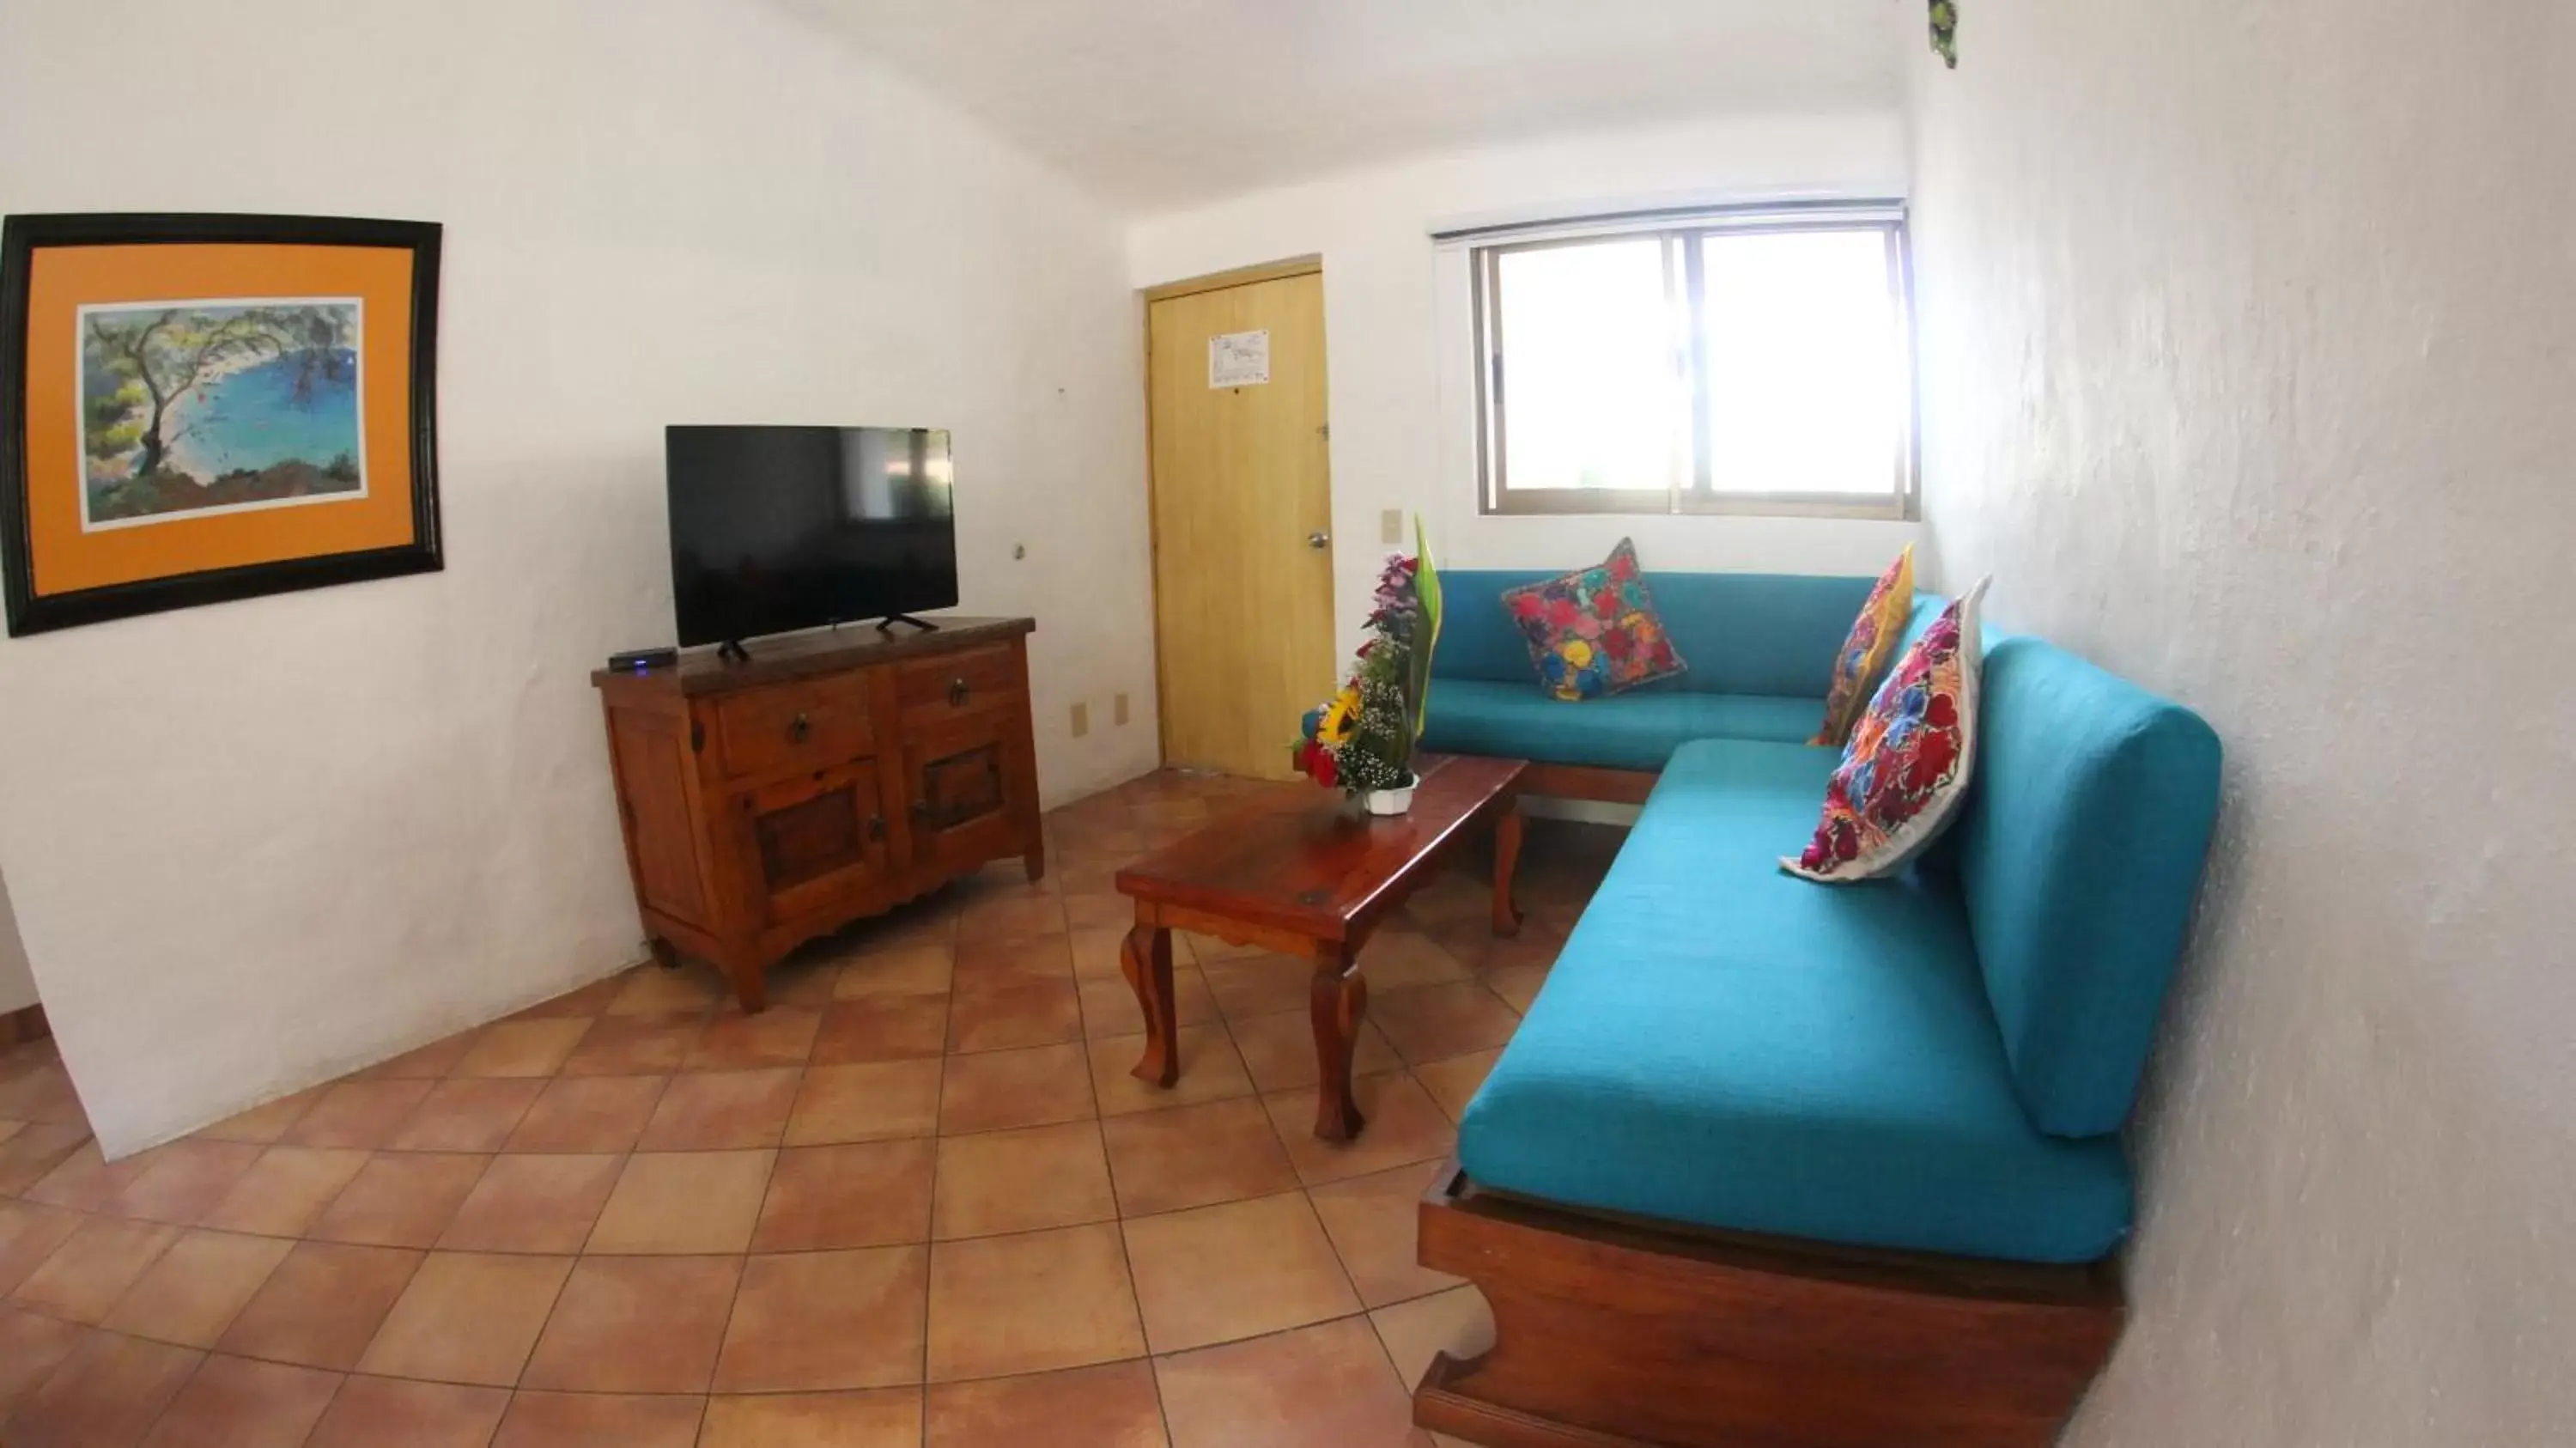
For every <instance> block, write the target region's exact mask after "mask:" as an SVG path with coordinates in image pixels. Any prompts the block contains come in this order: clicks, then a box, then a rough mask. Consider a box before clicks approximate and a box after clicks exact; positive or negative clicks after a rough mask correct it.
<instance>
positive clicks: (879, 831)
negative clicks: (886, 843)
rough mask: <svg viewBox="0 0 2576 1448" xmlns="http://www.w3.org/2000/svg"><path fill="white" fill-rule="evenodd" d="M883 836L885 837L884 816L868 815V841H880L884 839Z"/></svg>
mask: <svg viewBox="0 0 2576 1448" xmlns="http://www.w3.org/2000/svg"><path fill="white" fill-rule="evenodd" d="M885 835H886V826H885V816H884V815H870V816H868V838H869V839H872V840H882V839H884V838H885Z"/></svg>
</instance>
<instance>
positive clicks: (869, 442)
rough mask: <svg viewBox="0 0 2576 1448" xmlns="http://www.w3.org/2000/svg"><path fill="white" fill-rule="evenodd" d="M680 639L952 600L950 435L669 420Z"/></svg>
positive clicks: (703, 639) (739, 634) (753, 632)
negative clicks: (675, 423)
mask: <svg viewBox="0 0 2576 1448" xmlns="http://www.w3.org/2000/svg"><path fill="white" fill-rule="evenodd" d="M664 451H665V454H666V461H667V465H668V469H669V484H670V492H671V592H672V597H673V601H674V603H675V604H676V605H677V609H678V612H679V622H680V643H681V645H682V646H683V647H688V646H691V645H696V644H712V643H723V642H725V641H727V640H734V639H747V638H754V637H757V636H759V635H761V634H773V633H786V632H789V631H790V630H794V629H803V628H816V627H820V626H821V625H824V624H831V623H847V622H852V621H856V620H860V619H873V618H879V617H883V616H886V615H890V614H898V613H915V612H919V611H921V610H924V609H932V608H953V607H955V606H956V603H957V523H956V515H955V513H954V512H953V511H951V507H950V501H949V474H950V467H949V457H948V434H947V432H946V431H944V430H942V429H938V428H926V427H674V428H671V429H669V430H668V432H667V434H666V437H665V442H664Z"/></svg>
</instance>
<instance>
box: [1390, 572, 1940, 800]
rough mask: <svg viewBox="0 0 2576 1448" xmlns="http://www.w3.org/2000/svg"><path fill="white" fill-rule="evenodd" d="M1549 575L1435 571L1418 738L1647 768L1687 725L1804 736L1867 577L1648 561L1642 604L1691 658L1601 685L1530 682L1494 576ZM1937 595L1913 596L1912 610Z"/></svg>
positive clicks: (1814, 720)
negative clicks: (1583, 696)
mask: <svg viewBox="0 0 2576 1448" xmlns="http://www.w3.org/2000/svg"><path fill="white" fill-rule="evenodd" d="M1555 576H1556V575H1554V574H1550V573H1508V572H1492V571H1482V570H1474V571H1470V570H1461V571H1453V572H1443V573H1442V574H1441V575H1440V587H1441V592H1442V594H1443V596H1444V597H1445V598H1446V599H1447V612H1446V615H1445V616H1444V617H1443V619H1442V621H1441V625H1440V648H1439V651H1438V652H1437V653H1435V654H1434V655H1432V659H1431V706H1430V708H1429V710H1428V711H1427V712H1426V717H1425V718H1424V720H1423V732H1422V743H1423V746H1424V747H1425V748H1428V749H1437V750H1440V751H1442V752H1443V753H1448V754H1496V755H1505V756H1509V757H1512V758H1518V759H1528V760H1533V761H1535V762H1537V763H1541V764H1555V765H1574V766H1588V767H1597V768H1605V769H1626V770H1659V769H1661V768H1663V767H1664V761H1665V760H1667V759H1669V758H1671V757H1672V753H1673V751H1674V750H1675V749H1677V748H1679V747H1680V746H1682V745H1684V744H1687V743H1689V742H1690V741H1691V740H1694V739H1712V738H1716V739H1766V740H1770V741H1773V742H1775V743H1780V744H1803V743H1805V742H1806V741H1807V740H1808V739H1809V738H1811V737H1813V735H1814V734H1815V732H1816V725H1817V724H1818V722H1819V721H1821V720H1822V719H1823V718H1824V713H1825V690H1826V688H1827V687H1828V686H1829V684H1830V683H1831V680H1832V674H1833V664H1834V653H1835V651H1836V650H1838V649H1840V648H1841V647H1842V642H1843V635H1844V634H1845V633H1846V632H1848V631H1849V630H1850V629H1851V624H1852V618H1853V616H1854V615H1856V614H1858V613H1859V612H1860V605H1861V600H1863V599H1865V598H1867V597H1868V596H1869V590H1870V583H1871V580H1869V579H1866V578H1804V577H1794V576H1789V575H1784V574H1768V573H1667V574H1649V575H1647V580H1646V582H1647V586H1648V587H1649V588H1650V589H1651V590H1652V591H1653V593H1654V598H1655V610H1656V612H1657V613H1658V614H1659V615H1661V616H1662V618H1663V620H1664V626H1665V628H1666V629H1667V630H1669V631H1670V632H1671V634H1672V639H1673V647H1674V648H1675V649H1677V650H1678V651H1679V652H1680V653H1681V656H1682V659H1683V660H1684V662H1686V663H1688V664H1689V665H1690V668H1689V669H1688V670H1687V671H1686V672H1684V673H1683V674H1682V675H1681V676H1680V677H1679V678H1673V679H1665V680H1662V681H1660V682H1657V683H1652V684H1648V685H1646V686H1645V687H1643V688H1640V689H1634V690H1631V691H1629V692H1628V693H1625V694H1619V695H1615V696H1613V697H1611V698H1608V699H1595V700H1591V701H1589V702H1587V703H1583V704H1567V703H1563V702H1560V701H1559V700H1556V699H1551V698H1549V697H1548V696H1547V695H1546V694H1544V693H1542V692H1540V690H1539V688H1538V685H1537V684H1536V683H1535V682H1534V679H1535V675H1534V674H1533V672H1532V670H1531V667H1530V657H1529V646H1528V645H1527V644H1525V643H1523V642H1522V641H1521V635H1520V630H1519V629H1517V628H1515V627H1514V626H1513V624H1512V621H1511V618H1510V616H1509V615H1507V614H1506V613H1504V612H1503V607H1502V603H1501V597H1502V594H1503V592H1504V591H1505V590H1506V589H1511V588H1517V587H1519V586H1521V585H1522V584H1525V583H1536V582H1539V581H1541V580H1543V579H1547V578H1552V577H1555ZM1938 611H1939V600H1936V599H1934V598H1932V597H1931V596H1930V595H1928V594H1926V595H1921V596H1919V597H1918V598H1917V599H1916V606H1915V623H1916V626H1917V627H1922V626H1924V625H1927V624H1929V623H1930V621H1931V618H1932V615H1933V614H1935V613H1937V612H1938Z"/></svg>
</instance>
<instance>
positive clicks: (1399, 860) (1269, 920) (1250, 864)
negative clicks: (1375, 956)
mask: <svg viewBox="0 0 2576 1448" xmlns="http://www.w3.org/2000/svg"><path fill="white" fill-rule="evenodd" d="M1527 767H1528V765H1527V762H1526V761H1523V760H1518V759H1488V758H1483V757H1468V756H1446V755H1426V756H1423V757H1421V758H1420V759H1417V760H1416V761H1415V765H1414V768H1415V770H1416V772H1417V773H1419V774H1420V775H1421V776H1422V783H1421V784H1420V785H1418V786H1416V787H1415V789H1414V791H1413V809H1412V810H1411V812H1409V813H1406V814H1401V815H1390V816H1377V817H1372V816H1368V815H1362V814H1358V813H1356V812H1354V811H1353V809H1352V808H1351V806H1349V805H1348V804H1346V803H1345V802H1343V801H1342V799H1341V798H1340V797H1339V796H1325V795H1318V796H1317V798H1316V800H1315V802H1314V803H1313V804H1311V805H1308V806H1305V807H1303V808H1300V809H1293V810H1284V811H1246V812H1244V813H1240V814H1236V815H1233V816H1229V817H1228V818H1226V819H1224V820H1221V821H1219V822H1217V823H1215V824H1212V825H1210V826H1208V827H1207V828H1206V829H1203V830H1200V831H1199V832H1198V833H1196V834H1193V835H1191V836H1190V837H1189V838H1187V839H1184V840H1181V841H1180V842H1178V843H1177V844H1173V845H1170V846H1168V847H1166V848H1164V849H1160V850H1157V851H1155V852H1154V853H1153V854H1150V855H1147V856H1146V857H1145V858H1143V859H1141V860H1139V861H1137V862H1136V863H1134V864H1132V865H1130V866H1128V867H1127V868H1126V869H1124V870H1121V871H1119V872H1118V890H1119V893H1120V894H1123V895H1128V896H1131V897H1133V898H1134V899H1135V901H1136V925H1135V928H1134V929H1132V930H1130V931H1128V932H1127V940H1126V943H1125V944H1124V945H1123V946H1122V947H1121V948H1120V950H1119V965H1120V967H1121V968H1122V969H1123V970H1125V972H1126V974H1127V983H1128V984H1129V985H1131V986H1133V987H1135V989H1136V1003H1137V1004H1138V1005H1140V1006H1142V1007H1144V1011H1145V1054H1144V1056H1143V1058H1142V1059H1140V1060H1139V1061H1137V1063H1136V1069H1135V1075H1136V1078H1137V1079H1138V1080H1140V1081H1147V1082H1151V1083H1152V1084H1154V1085H1156V1086H1170V1085H1171V1084H1172V1083H1174V1082H1176V1081H1178V1080H1179V1079H1180V1077H1181V1061H1180V1054H1179V1048H1178V1047H1177V1045H1176V1044H1175V1042H1174V1035H1175V1025H1174V1021H1173V1014H1174V1012H1173V1004H1172V932H1173V931H1175V930H1192V931H1196V932H1198V933H1199V934H1201V935H1213V936H1215V937H1217V938H1218V939H1220V940H1225V941H1230V942H1232V943H1233V944H1236V945H1251V946H1258V947H1260V948H1262V949H1265V950H1275V951H1279V952H1281V953H1282V954H1286V955H1293V956H1296V957H1298V958H1300V959H1303V960H1310V961H1312V962H1314V970H1315V974H1314V987H1313V989H1312V990H1311V991H1310V992H1309V995H1308V1001H1309V1006H1310V1009H1311V1012H1312V1014H1313V1018H1314V1023H1315V1061H1316V1064H1317V1066H1318V1067H1319V1068H1320V1075H1319V1079H1320V1082H1321V1088H1322V1089H1321V1090H1320V1091H1319V1092H1318V1093H1317V1099H1316V1103H1315V1134H1316V1135H1317V1136H1320V1137H1322V1138H1323V1139H1324V1140H1326V1141H1348V1140H1350V1139H1351V1138H1352V1137H1353V1136H1355V1135H1357V1134H1358V1133H1359V1129H1360V1127H1361V1126H1362V1125H1364V1124H1365V1123H1364V1122H1363V1120H1362V1118H1361V1116H1360V1109H1359V1107H1358V1106H1357V1105H1356V1104H1354V1103H1353V1102H1352V1100H1351V1042H1352V1039H1353V1037H1354V1036H1355V1035H1356V1033H1357V1032H1358V1030H1359V1027H1360V1019H1361V1017H1362V1016H1363V1015H1364V1014H1365V1013H1366V1012H1367V1010H1368V983H1367V982H1366V981H1365V980H1363V979H1361V977H1360V971H1359V966H1358V963H1357V959H1356V957H1357V956H1358V955H1359V950H1360V947H1361V946H1362V945H1364V944H1366V943H1367V941H1368V938H1369V935H1370V933H1371V932H1372V931H1374V930H1376V929H1377V926H1378V922H1379V921H1381V920H1383V919H1385V918H1386V916H1387V913H1388V912H1389V911H1391V910H1393V909H1394V908H1395V907H1396V906H1397V905H1399V904H1401V903H1403V901H1404V898H1405V897H1406V896H1407V895H1410V894H1412V893H1413V892H1414V891H1415V890H1416V889H1418V888H1420V887H1421V886H1422V885H1424V884H1426V883H1428V882H1429V880H1430V879H1431V874H1432V870H1433V867H1434V866H1436V865H1437V864H1438V863H1439V862H1440V861H1441V860H1442V859H1443V858H1445V857H1446V856H1447V855H1448V854H1449V852H1450V851H1451V850H1453V849H1455V848H1457V846H1458V845H1459V843H1460V842H1462V841H1464V840H1466V839H1468V838H1470V837H1471V836H1473V835H1474V834H1475V833H1476V832H1477V831H1478V830H1480V829H1481V828H1483V827H1485V826H1488V825H1490V826H1492V827H1493V830H1494V933H1495V934H1497V935H1511V934H1514V933H1516V932H1517V931H1518V930H1519V929H1520V911H1519V909H1518V908H1517V907H1516V906H1515V905H1514V904H1513V902H1512V871H1513V869H1514V867H1515V866H1517V865H1518V863H1519V861H1520V852H1521V814H1520V778H1521V771H1522V770H1524V769H1526V768H1527Z"/></svg>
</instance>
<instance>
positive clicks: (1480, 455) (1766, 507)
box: [1467, 203, 1921, 521]
mask: <svg viewBox="0 0 2576 1448" xmlns="http://www.w3.org/2000/svg"><path fill="white" fill-rule="evenodd" d="M1524 230H1531V231H1539V232H1543V233H1544V234H1540V235H1519V236H1517V239H1515V236H1514V235H1513V234H1514V233H1521V232H1523V231H1524ZM1826 231H1833V232H1848V231H1876V232H1879V233H1881V235H1882V236H1883V237H1884V239H1885V246H1886V253H1887V288H1888V304H1889V306H1890V307H1891V308H1892V309H1893V311H1894V314H1895V317H1896V321H1897V328H1898V331H1899V332H1900V334H1901V336H1902V342H1903V345H1902V347H1901V349H1900V351H1901V356H1900V358H1899V364H1900V365H1901V366H1902V367H1903V369H1904V379H1903V386H1904V394H1905V403H1904V406H1902V407H1901V408H1899V409H1898V416H1897V434H1898V436H1897V443H1896V450H1895V451H1896V455H1895V456H1894V457H1893V458H1892V459H1891V460H1890V468H1891V470H1892V472H1893V474H1894V476H1893V479H1892V482H1893V487H1892V488H1891V489H1890V490H1889V491H1887V492H1868V493H1821V492H1804V491H1798V492H1765V493H1753V492H1734V491H1730V492H1720V491H1718V490H1717V489H1716V488H1715V487H1714V486H1712V481H1711V480H1712V472H1713V470H1712V467H1711V462H1710V448H1709V441H1710V437H1709V416H1708V412H1709V408H1708V389H1707V388H1706V387H1705V386H1704V385H1702V383H1701V381H1700V379H1701V378H1703V377H1704V376H1706V375H1707V369H1708V341H1707V333H1706V330H1705V329H1704V326H1703V325H1702V319H1703V317H1704V316H1705V309H1706V302H1707V295H1706V286H1705V280H1706V279H1705V274H1704V271H1705V262H1704V256H1703V253H1702V251H1701V247H1700V241H1701V239H1702V238H1704V237H1708V236H1742V235H1748V234H1757V233H1776V232H1826ZM1636 238H1653V239H1655V240H1657V241H1658V242H1660V243H1661V250H1662V254H1663V259H1664V272H1665V295H1666V297H1667V299H1668V301H1670V302H1672V303H1673V304H1674V305H1675V307H1676V311H1677V315H1676V316H1675V318H1674V320H1675V323H1676V324H1677V325H1678V326H1679V327H1680V328H1681V329H1682V335H1681V336H1680V337H1678V338H1677V339H1676V340H1675V343H1674V346H1673V349H1672V351H1673V366H1674V368H1675V369H1676V371H1677V373H1678V375H1677V376H1676V377H1675V378H1674V381H1675V383H1676V385H1677V386H1679V387H1680V388H1681V389H1682V391H1683V395H1684V396H1685V397H1687V399H1688V406H1687V407H1686V408H1684V409H1681V410H1680V412H1679V413H1677V415H1676V419H1675V424H1676V430H1677V431H1678V430H1679V428H1680V426H1681V414H1686V415H1687V417H1688V419H1689V421H1688V431H1689V435H1688V437H1687V438H1686V439H1684V438H1679V437H1677V438H1676V439H1675V440H1674V441H1675V447H1674V453H1675V466H1674V467H1673V469H1672V474H1673V476H1672V479H1671V481H1670V482H1669V483H1667V484H1666V486H1664V487H1663V488H1660V489H1657V488H1519V489H1514V488H1511V487H1509V486H1508V485H1507V480H1506V477H1505V463H1504V457H1505V450H1504V447H1503V442H1504V436H1505V431H1506V421H1505V409H1504V406H1503V392H1504V384H1505V381H1506V378H1505V376H1504V373H1503V367H1502V340H1503V339H1502V317H1501V266H1500V265H1499V263H1500V260H1501V258H1503V257H1504V256H1508V255H1511V254H1513V253H1516V252H1528V251H1541V250H1546V249H1550V248H1555V247H1566V246H1589V245H1596V244H1599V243H1602V242H1609V241H1620V240H1630V239H1636ZM1676 268H1678V269H1679V271H1680V273H1681V274H1680V276H1679V277H1678V278H1676V277H1675V275H1674V273H1675V270H1676ZM1467 274H1468V280H1469V288H1470V290H1471V292H1472V293H1473V298H1472V303H1471V306H1470V312H1471V320H1470V327H1471V330H1472V333H1473V339H1474V349H1475V355H1474V362H1473V366H1474V370H1475V421H1476V495H1477V497H1476V502H1477V511H1478V512H1479V513H1481V514H1485V515H1488V516H1492V515H1515V514H1537V515H1542V516H1545V515H1556V516H1571V515H1586V514H1592V515H1601V514H1608V515H1623V514H1626V515H1645V516H1655V515H1662V516H1671V517H1682V516H1694V515H1702V516H1707V515H1716V516H1723V515H1735V516H1764V517H1794V518H1868V519H1887V520H1901V521H1912V520H1914V519H1916V518H1917V517H1919V516H1920V506H1921V497H1920V492H1919V489H1920V483H1921V457H1920V451H1921V444H1920V427H1919V425H1918V422H1919V419H1918V414H1919V412H1920V407H1921V403H1920V399H1919V394H1918V381H1917V373H1916V358H1915V339H1914V287H1913V248H1912V242H1911V237H1910V235H1909V233H1908V229H1907V226H1906V217H1905V213H1904V210H1903V208H1902V207H1901V206H1890V205H1887V204H1884V203H1880V204H1874V205H1869V206H1855V207H1851V208H1847V209H1846V208H1835V207H1820V208H1814V209H1807V208H1798V209H1794V210H1787V211H1784V210H1783V209H1782V208H1779V207H1766V208H1760V209H1748V210H1744V211H1695V212H1690V213H1687V214H1680V215H1673V214H1663V213H1641V214H1639V215H1636V216H1630V217H1601V218H1595V219H1594V220H1593V221H1591V222H1588V223H1585V222H1574V223H1555V224H1550V225H1546V226H1543V227H1536V228H1527V229H1524V228H1510V229H1508V231H1507V232H1506V233H1505V234H1503V235H1497V236H1494V237H1493V239H1491V240H1485V241H1478V242H1472V243H1471V245H1470V246H1469V248H1468V253H1467ZM1677 283H1678V292H1677V291H1676V284H1677Z"/></svg>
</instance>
